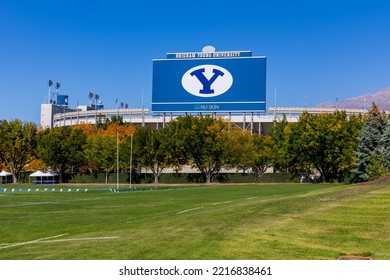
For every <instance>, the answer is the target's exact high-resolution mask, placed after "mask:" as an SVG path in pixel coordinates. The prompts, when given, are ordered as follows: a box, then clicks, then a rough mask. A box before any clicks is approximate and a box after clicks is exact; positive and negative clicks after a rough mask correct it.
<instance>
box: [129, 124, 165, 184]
mask: <svg viewBox="0 0 390 280" xmlns="http://www.w3.org/2000/svg"><path fill="white" fill-rule="evenodd" d="M165 134H166V129H156V128H151V127H138V128H137V130H136V132H135V134H134V142H133V144H134V145H133V147H134V148H133V151H134V158H135V159H136V160H135V162H137V163H138V164H139V165H140V166H142V167H145V168H147V169H149V170H151V171H152V173H153V175H154V182H155V183H158V182H159V179H160V176H161V173H162V172H163V170H164V169H165V168H166V167H168V166H169V165H171V157H170V155H169V153H168V151H167V137H166V135H165ZM130 141H131V138H130V137H127V139H126V141H125V142H124V145H125V147H127V149H128V148H129V147H130Z"/></svg>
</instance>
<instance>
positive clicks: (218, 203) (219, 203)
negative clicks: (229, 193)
mask: <svg viewBox="0 0 390 280" xmlns="http://www.w3.org/2000/svg"><path fill="white" fill-rule="evenodd" d="M231 202H232V201H231V200H229V201H224V202H217V203H214V204H212V205H213V206H216V205H221V204H226V203H231Z"/></svg>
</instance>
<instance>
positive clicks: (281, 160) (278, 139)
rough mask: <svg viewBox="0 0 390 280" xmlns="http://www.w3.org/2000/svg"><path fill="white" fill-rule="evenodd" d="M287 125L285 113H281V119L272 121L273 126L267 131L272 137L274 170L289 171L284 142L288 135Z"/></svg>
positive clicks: (285, 142)
mask: <svg viewBox="0 0 390 280" xmlns="http://www.w3.org/2000/svg"><path fill="white" fill-rule="evenodd" d="M288 125H289V123H288V122H287V118H286V115H283V118H282V120H281V121H276V120H275V121H274V123H273V126H272V127H271V129H270V131H269V136H270V137H271V138H272V142H273V149H272V152H271V154H272V162H273V166H274V168H275V169H276V170H280V171H283V172H286V171H287V172H288V171H289V165H288V161H287V156H286V152H287V150H286V144H287V137H288V130H289V129H286V127H287V126H288Z"/></svg>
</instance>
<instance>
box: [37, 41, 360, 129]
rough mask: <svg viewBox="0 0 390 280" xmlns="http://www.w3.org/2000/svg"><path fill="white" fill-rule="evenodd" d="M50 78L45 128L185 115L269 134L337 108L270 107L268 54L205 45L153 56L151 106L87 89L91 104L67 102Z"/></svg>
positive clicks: (158, 123)
mask: <svg viewBox="0 0 390 280" xmlns="http://www.w3.org/2000/svg"><path fill="white" fill-rule="evenodd" d="M52 85H53V82H52V81H51V80H49V83H48V87H49V92H48V97H47V102H46V103H44V104H41V116H40V117H41V119H40V127H41V128H52V127H57V126H72V125H77V124H95V123H96V122H97V121H98V119H100V118H108V119H111V117H113V116H117V117H118V116H119V117H121V118H122V119H123V121H124V122H126V123H131V124H134V125H136V126H150V127H155V128H161V127H165V125H166V124H167V123H169V122H170V121H171V120H172V119H174V118H176V117H178V116H180V115H185V114H192V115H199V114H209V115H215V116H219V117H221V118H223V119H225V120H227V121H229V122H231V123H233V124H235V125H236V126H237V127H239V128H241V129H243V130H249V131H250V132H251V133H254V134H263V135H265V134H267V133H268V131H269V129H270V127H271V126H272V123H273V122H274V121H275V120H278V119H281V118H282V117H283V116H286V117H287V119H288V121H290V122H295V121H297V120H298V118H299V116H300V115H301V114H302V112H304V111H307V112H309V113H312V114H318V113H325V112H333V111H334V110H336V109H337V108H307V107H295V108H290V107H276V104H274V106H273V107H270V108H268V112H267V110H266V57H265V56H253V55H252V52H251V51H221V52H220V51H216V50H215V48H214V47H211V46H206V47H204V48H203V49H202V51H201V52H179V53H167V54H166V58H164V59H153V90H152V104H151V109H149V108H145V107H143V108H128V105H127V104H126V103H123V102H120V103H119V104H118V103H117V108H112V109H106V108H104V105H103V104H102V102H101V101H100V100H99V98H100V96H99V95H96V94H93V93H89V94H88V97H89V99H90V102H89V104H88V105H82V106H77V107H70V106H68V99H69V96H68V95H61V94H59V88H60V84H59V83H56V84H55V89H56V92H55V93H52V92H51V86H52ZM344 110H345V111H346V112H347V114H359V113H364V112H366V110H364V109H344Z"/></svg>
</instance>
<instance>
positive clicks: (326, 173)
mask: <svg viewBox="0 0 390 280" xmlns="http://www.w3.org/2000/svg"><path fill="white" fill-rule="evenodd" d="M358 127H359V118H357V117H353V116H352V117H350V118H348V116H347V114H346V112H345V111H335V112H334V113H330V114H318V115H313V114H309V113H307V112H305V113H303V114H302V115H301V116H300V118H299V121H298V123H296V124H293V125H291V128H292V129H291V131H290V132H289V133H288V139H289V142H288V149H287V150H286V151H287V158H288V159H289V161H290V164H291V165H293V166H295V168H297V169H301V170H303V171H306V172H310V169H312V168H314V169H316V170H317V171H318V172H319V173H320V176H321V179H322V181H323V182H325V181H328V180H331V179H333V178H335V177H340V176H342V174H344V173H345V172H346V171H348V170H350V169H351V168H352V166H353V164H354V159H355V155H354V149H355V148H356V140H355V139H356V136H357V134H358V131H359V129H358Z"/></svg>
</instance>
